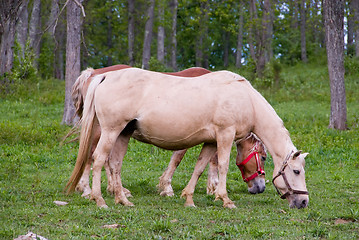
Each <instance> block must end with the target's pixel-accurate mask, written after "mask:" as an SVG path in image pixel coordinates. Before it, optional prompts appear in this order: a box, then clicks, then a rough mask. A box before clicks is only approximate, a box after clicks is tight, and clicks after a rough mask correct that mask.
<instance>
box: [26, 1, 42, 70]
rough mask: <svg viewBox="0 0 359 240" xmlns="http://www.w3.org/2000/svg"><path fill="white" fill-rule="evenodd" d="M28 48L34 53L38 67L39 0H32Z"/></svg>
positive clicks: (39, 37) (39, 35)
mask: <svg viewBox="0 0 359 240" xmlns="http://www.w3.org/2000/svg"><path fill="white" fill-rule="evenodd" d="M29 39H30V48H31V49H32V51H33V53H34V57H35V59H34V65H35V67H36V68H38V59H39V55H40V40H41V0H34V2H33V7H32V12H31V19H30V24H29Z"/></svg>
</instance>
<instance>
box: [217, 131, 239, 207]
mask: <svg viewBox="0 0 359 240" xmlns="http://www.w3.org/2000/svg"><path fill="white" fill-rule="evenodd" d="M233 139H234V131H233V130H231V129H230V128H228V129H226V130H222V131H220V132H218V133H217V152H218V176H219V182H218V187H217V190H216V200H218V199H221V200H222V201H223V207H225V208H235V207H236V205H234V203H233V202H232V201H231V200H230V199H229V198H228V194H227V189H226V181H227V173H228V167H229V158H230V154H231V148H232V143H233Z"/></svg>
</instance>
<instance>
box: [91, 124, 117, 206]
mask: <svg viewBox="0 0 359 240" xmlns="http://www.w3.org/2000/svg"><path fill="white" fill-rule="evenodd" d="M117 137H118V132H115V131H102V133H101V137H100V141H99V142H98V144H97V147H96V150H95V152H94V154H93V156H94V163H93V172H92V174H93V178H92V192H91V199H93V200H95V201H96V204H97V206H99V207H105V208H106V207H107V205H106V203H105V200H104V199H103V197H102V194H101V170H102V167H103V165H104V164H105V161H106V160H107V158H108V157H109V155H110V152H111V150H112V149H113V146H114V145H115V142H116V139H117Z"/></svg>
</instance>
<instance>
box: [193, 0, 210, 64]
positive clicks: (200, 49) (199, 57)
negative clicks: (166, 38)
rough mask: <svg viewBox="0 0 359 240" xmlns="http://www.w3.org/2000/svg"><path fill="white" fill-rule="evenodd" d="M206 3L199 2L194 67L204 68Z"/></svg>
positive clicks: (206, 25)
mask: <svg viewBox="0 0 359 240" xmlns="http://www.w3.org/2000/svg"><path fill="white" fill-rule="evenodd" d="M208 7H209V6H208V2H207V1H204V2H203V1H202V2H201V16H200V19H199V26H198V34H197V39H196V46H195V49H196V66H197V67H203V66H204V55H205V53H204V52H205V47H206V46H207V44H206V43H205V42H206V39H207V33H208Z"/></svg>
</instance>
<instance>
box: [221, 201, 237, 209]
mask: <svg viewBox="0 0 359 240" xmlns="http://www.w3.org/2000/svg"><path fill="white" fill-rule="evenodd" d="M223 207H225V208H229V209H233V208H236V205H234V203H233V202H231V203H226V204H223Z"/></svg>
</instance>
